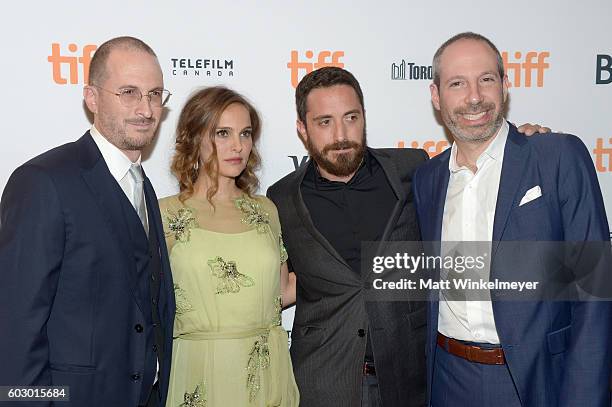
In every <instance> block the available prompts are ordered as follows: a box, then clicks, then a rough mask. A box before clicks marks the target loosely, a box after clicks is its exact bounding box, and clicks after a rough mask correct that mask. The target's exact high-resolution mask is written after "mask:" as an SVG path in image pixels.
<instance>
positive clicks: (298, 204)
mask: <svg viewBox="0 0 612 407" xmlns="http://www.w3.org/2000/svg"><path fill="white" fill-rule="evenodd" d="M311 161H312V159H310V160H309V161H308V162H307V163H306V164H305V165H302V166H301V167H300V168H298V169H297V170H296V174H295V178H294V180H295V181H294V182H293V185H291V191H290V193H291V198H292V199H293V205H294V207H295V210H296V212H297V214H298V216H299V218H300V219H301V220H302V223H303V224H304V226H305V227H306V230H307V231H308V233H310V234H311V235H312V236H313V237H314V238H315V240H317V241H318V242H319V244H321V246H323V247H324V248H325V249H326V250H327V251H328V252H329V253H330V254H331V255H332V256H334V257H335V258H336V260H338V261H339V262H340V263H342V264H344V265H345V266H346V267H347V268H348V269H350V268H351V267H350V266H349V265H348V263H347V262H346V260H344V258H343V257H342V256H340V254H339V253H338V252H337V251H336V249H335V248H334V247H333V246H332V245H331V243H329V241H328V240H327V239H326V238H325V237H324V236H323V235H322V234H321V232H319V231H318V230H317V228H316V227H315V225H314V223H312V218H311V216H310V212H308V208H307V207H306V204H304V199H303V198H302V192H301V190H300V185H302V180H303V179H304V176H305V175H306V171H307V170H308V167H309V166H310V165H313V164H312V162H311ZM351 274H354V273H351Z"/></svg>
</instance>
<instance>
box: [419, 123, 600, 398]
mask: <svg viewBox="0 0 612 407" xmlns="http://www.w3.org/2000/svg"><path fill="white" fill-rule="evenodd" d="M450 151H451V149H450V148H449V149H448V150H447V151H445V152H444V153H442V154H440V155H438V156H436V157H434V158H433V159H431V160H429V161H428V162H426V163H425V164H424V165H423V166H422V167H420V168H419V169H418V170H417V172H416V174H415V176H414V181H413V187H414V196H415V201H416V206H417V213H418V218H419V224H420V227H421V233H422V236H423V241H440V238H441V232H442V217H443V213H444V204H445V199H446V190H447V186H448V181H449V169H448V163H449V158H450ZM504 151H505V153H504V161H503V165H502V172H501V180H500V185H499V192H498V198H497V206H496V209H495V219H494V224H493V242H494V244H493V254H492V255H493V258H492V267H491V279H493V278H500V279H504V278H505V279H507V280H510V279H512V275H511V273H512V269H511V268H496V263H495V256H496V254H495V253H496V252H495V248H496V244H495V242H501V241H522V240H526V241H571V242H577V241H609V238H610V234H609V229H608V222H607V218H606V214H605V209H604V204H603V200H602V196H601V191H600V189H599V184H598V181H597V176H596V173H595V170H594V168H593V163H592V161H591V158H590V155H589V153H588V151H587V149H586V148H585V146H584V144H583V143H582V142H581V141H580V139H578V138H577V137H575V136H572V135H568V134H547V135H541V136H540V135H536V136H532V137H525V136H523V135H521V134H519V133H518V132H517V130H516V128H515V127H514V126H512V125H510V132H509V134H508V140H507V142H506V146H505V150H504ZM537 185H539V186H540V187H541V190H542V196H541V197H540V198H538V199H535V200H533V201H531V202H529V203H527V204H525V205H522V206H519V203H520V201H521V198H522V197H523V196H524V195H525V193H526V192H527V191H528V190H529V189H531V188H532V187H534V186H537ZM604 257H605V259H604V260H605V261H609V253H608V255H607V256H604ZM607 264H610V263H607ZM608 272H609V275H608V276H609V277H608V279H612V270H610V269H608V270H606V273H608ZM437 298H438V293H437V292H435V293H432V301H430V303H429V305H428V339H427V354H428V361H427V362H428V379H429V380H428V382H429V384H431V379H432V372H433V355H434V354H435V353H434V351H435V346H436V344H435V338H436V333H437V327H438V302H437ZM492 298H493V314H494V318H495V325H496V328H497V331H498V335H499V338H500V341H501V345H502V347H503V349H504V353H505V355H506V359H507V363H508V367H509V370H510V373H511V375H512V378H513V380H514V383H515V384H516V386H517V388H518V392H519V397H520V399H521V403H522V405H523V406H529V407H536V406H550V407H557V406H590V407H591V406H592V407H596V406H601V407H604V406H605V407H609V406H610V393H609V378H610V371H611V367H612V303H610V302H575V301H574V302H572V301H557V302H553V301H543V302H536V301H531V302H528V301H496V297H495V295H494V293H492ZM428 395H429V397H431V388H429V390H428Z"/></svg>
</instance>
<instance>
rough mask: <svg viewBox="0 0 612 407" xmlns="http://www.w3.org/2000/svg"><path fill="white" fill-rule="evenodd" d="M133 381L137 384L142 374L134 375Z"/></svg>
mask: <svg viewBox="0 0 612 407" xmlns="http://www.w3.org/2000/svg"><path fill="white" fill-rule="evenodd" d="M132 380H134V381H135V382H136V381H138V380H140V373H134V374H133V375H132Z"/></svg>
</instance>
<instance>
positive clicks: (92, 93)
mask: <svg viewBox="0 0 612 407" xmlns="http://www.w3.org/2000/svg"><path fill="white" fill-rule="evenodd" d="M83 99H85V104H86V105H87V108H88V109H89V111H90V112H91V113H93V114H97V113H98V91H97V90H96V88H94V87H93V86H89V85H87V86H85V87H84V88H83Z"/></svg>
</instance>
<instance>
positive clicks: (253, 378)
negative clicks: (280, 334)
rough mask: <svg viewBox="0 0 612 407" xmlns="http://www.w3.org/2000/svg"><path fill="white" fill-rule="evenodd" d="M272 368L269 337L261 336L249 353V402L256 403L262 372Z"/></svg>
mask: <svg viewBox="0 0 612 407" xmlns="http://www.w3.org/2000/svg"><path fill="white" fill-rule="evenodd" d="M269 366H270V348H269V347H268V335H267V334H265V335H261V336H260V337H259V339H258V340H257V341H255V343H254V344H253V348H252V349H251V352H249V361H248V363H247V368H246V370H247V389H248V390H249V401H251V402H252V401H254V400H255V398H256V397H257V393H258V392H259V390H260V389H261V370H262V369H267V368H268V367H269Z"/></svg>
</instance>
